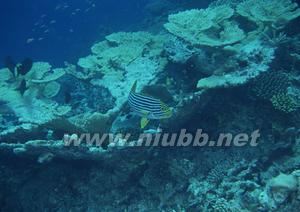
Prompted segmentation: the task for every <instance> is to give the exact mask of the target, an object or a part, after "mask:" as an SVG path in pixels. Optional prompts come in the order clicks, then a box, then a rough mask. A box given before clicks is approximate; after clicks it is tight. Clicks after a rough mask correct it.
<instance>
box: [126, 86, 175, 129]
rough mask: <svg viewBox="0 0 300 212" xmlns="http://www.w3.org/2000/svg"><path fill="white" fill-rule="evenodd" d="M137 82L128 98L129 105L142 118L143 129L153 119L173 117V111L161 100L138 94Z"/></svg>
mask: <svg viewBox="0 0 300 212" xmlns="http://www.w3.org/2000/svg"><path fill="white" fill-rule="evenodd" d="M136 85H137V81H135V82H134V84H133V86H132V88H131V91H130V93H129V97H128V103H129V105H130V107H131V109H132V110H133V112H134V113H136V114H137V115H139V116H141V117H142V119H141V128H142V129H143V128H144V127H146V126H147V124H148V123H149V120H151V119H166V118H170V117H171V116H172V110H171V108H169V107H168V106H167V105H166V104H165V103H163V102H162V101H160V100H159V99H155V98H153V97H150V96H146V95H143V94H139V93H136Z"/></svg>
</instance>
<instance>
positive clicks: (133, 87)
mask: <svg viewBox="0 0 300 212" xmlns="http://www.w3.org/2000/svg"><path fill="white" fill-rule="evenodd" d="M136 84H137V80H135V81H134V83H133V85H132V87H131V90H130V92H132V93H135V90H136Z"/></svg>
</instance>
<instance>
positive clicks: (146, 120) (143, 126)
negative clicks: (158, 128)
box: [141, 117, 150, 129]
mask: <svg viewBox="0 0 300 212" xmlns="http://www.w3.org/2000/svg"><path fill="white" fill-rule="evenodd" d="M149 121H150V120H149V119H147V118H146V117H143V118H141V129H144V128H145V127H146V126H147V124H148V123H149Z"/></svg>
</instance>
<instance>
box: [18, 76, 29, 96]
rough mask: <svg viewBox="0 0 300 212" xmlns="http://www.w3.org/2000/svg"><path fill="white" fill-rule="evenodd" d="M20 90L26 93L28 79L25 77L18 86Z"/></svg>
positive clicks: (21, 92)
mask: <svg viewBox="0 0 300 212" xmlns="http://www.w3.org/2000/svg"><path fill="white" fill-rule="evenodd" d="M17 90H18V91H20V94H21V95H22V96H23V94H24V93H25V91H26V90H27V83H26V80H25V79H23V80H22V81H21V83H20V85H19V87H18V88H17Z"/></svg>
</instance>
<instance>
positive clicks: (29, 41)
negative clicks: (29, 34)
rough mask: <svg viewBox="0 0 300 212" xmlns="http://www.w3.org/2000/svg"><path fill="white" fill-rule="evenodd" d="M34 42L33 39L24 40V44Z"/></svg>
mask: <svg viewBox="0 0 300 212" xmlns="http://www.w3.org/2000/svg"><path fill="white" fill-rule="evenodd" d="M33 41H34V38H28V39H27V40H26V43H28V44H29V43H31V42H33Z"/></svg>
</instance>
